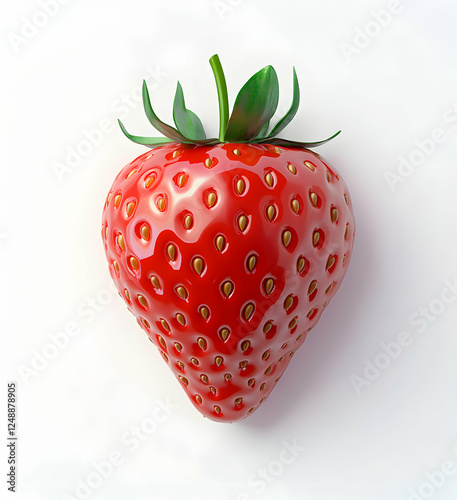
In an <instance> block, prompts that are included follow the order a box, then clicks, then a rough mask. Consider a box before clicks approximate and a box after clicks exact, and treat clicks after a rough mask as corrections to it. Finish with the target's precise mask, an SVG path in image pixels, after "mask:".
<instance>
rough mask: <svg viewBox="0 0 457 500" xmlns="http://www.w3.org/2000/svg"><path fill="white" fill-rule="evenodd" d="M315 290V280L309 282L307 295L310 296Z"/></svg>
mask: <svg viewBox="0 0 457 500" xmlns="http://www.w3.org/2000/svg"><path fill="white" fill-rule="evenodd" d="M316 288H317V281H316V280H313V281H311V283H310V285H309V288H308V295H311V294H312V293H313V292H314V290H316Z"/></svg>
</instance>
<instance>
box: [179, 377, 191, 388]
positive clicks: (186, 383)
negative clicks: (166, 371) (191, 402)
mask: <svg viewBox="0 0 457 500" xmlns="http://www.w3.org/2000/svg"><path fill="white" fill-rule="evenodd" d="M179 380H181V382H182V383H183V384H184V385H185V386H186V387H187V386H188V385H189V381H188V380H187V379H186V377H181V376H179Z"/></svg>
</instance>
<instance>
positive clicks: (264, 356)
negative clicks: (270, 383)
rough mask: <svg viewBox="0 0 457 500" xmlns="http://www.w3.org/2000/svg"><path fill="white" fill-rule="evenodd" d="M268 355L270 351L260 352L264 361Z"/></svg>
mask: <svg viewBox="0 0 457 500" xmlns="http://www.w3.org/2000/svg"><path fill="white" fill-rule="evenodd" d="M269 357H270V351H265V352H264V353H263V354H262V359H263V360H264V361H266V360H267V359H268V358H269Z"/></svg>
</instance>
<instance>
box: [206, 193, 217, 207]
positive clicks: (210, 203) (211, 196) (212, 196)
mask: <svg viewBox="0 0 457 500" xmlns="http://www.w3.org/2000/svg"><path fill="white" fill-rule="evenodd" d="M216 201H217V196H216V193H214V192H211V193H209V195H208V206H209V208H213V207H214V205H215V204H216Z"/></svg>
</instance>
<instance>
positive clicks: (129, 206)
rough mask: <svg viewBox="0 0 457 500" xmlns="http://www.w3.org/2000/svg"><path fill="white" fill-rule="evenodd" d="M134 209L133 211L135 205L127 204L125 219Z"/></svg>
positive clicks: (132, 203)
mask: <svg viewBox="0 0 457 500" xmlns="http://www.w3.org/2000/svg"><path fill="white" fill-rule="evenodd" d="M134 209H135V203H134V202H133V201H131V202H130V203H127V207H126V212H127V217H130V216H131V215H132V213H133V210H134Z"/></svg>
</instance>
